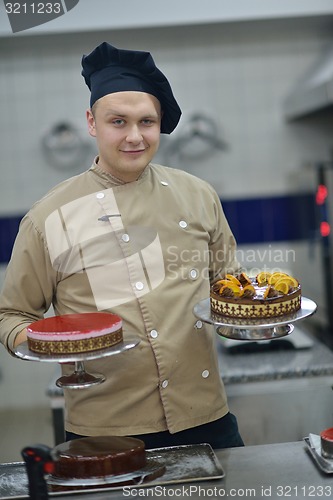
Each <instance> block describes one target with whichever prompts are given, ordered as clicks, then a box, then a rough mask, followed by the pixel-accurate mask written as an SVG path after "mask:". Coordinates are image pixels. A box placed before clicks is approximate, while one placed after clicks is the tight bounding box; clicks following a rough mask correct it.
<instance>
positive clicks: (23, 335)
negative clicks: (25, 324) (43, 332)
mask: <svg viewBox="0 0 333 500" xmlns="http://www.w3.org/2000/svg"><path fill="white" fill-rule="evenodd" d="M26 340H27V329H26V328H25V329H24V330H22V331H21V332H20V333H19V334H18V335H17V336H16V338H15V340H14V347H17V346H18V345H19V344H22V343H23V342H25V341H26Z"/></svg>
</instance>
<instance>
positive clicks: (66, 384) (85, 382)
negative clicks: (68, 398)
mask: <svg viewBox="0 0 333 500" xmlns="http://www.w3.org/2000/svg"><path fill="white" fill-rule="evenodd" d="M139 342H140V339H139V338H138V337H130V338H127V339H126V340H123V341H122V342H120V343H119V344H116V345H114V346H111V347H108V348H105V349H99V350H97V351H91V352H86V353H82V354H38V353H36V352H33V351H30V349H29V347H28V342H23V343H22V344H19V345H18V346H17V347H16V348H15V355H16V356H17V357H18V358H20V359H24V360H26V361H45V362H48V363H54V362H57V363H60V364H65V363H66V364H67V363H74V371H73V373H71V374H70V375H65V376H63V377H60V378H58V380H57V381H56V385H57V386H58V387H63V388H66V389H84V388H85V387H91V386H92V385H98V384H101V383H102V382H104V381H105V376H104V375H103V374H101V373H94V374H92V373H88V372H87V371H86V369H85V366H84V362H85V361H90V360H93V359H100V358H105V357H107V356H113V355H115V354H121V353H122V352H125V351H128V350H129V349H132V348H133V347H136V346H137V345H138V344H139Z"/></svg>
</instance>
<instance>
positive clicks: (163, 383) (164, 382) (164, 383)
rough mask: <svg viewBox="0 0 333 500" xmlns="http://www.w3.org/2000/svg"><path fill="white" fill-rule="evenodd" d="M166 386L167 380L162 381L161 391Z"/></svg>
mask: <svg viewBox="0 0 333 500" xmlns="http://www.w3.org/2000/svg"><path fill="white" fill-rule="evenodd" d="M168 385H169V382H168V381H167V380H163V382H162V387H163V389H165V388H166V387H168Z"/></svg>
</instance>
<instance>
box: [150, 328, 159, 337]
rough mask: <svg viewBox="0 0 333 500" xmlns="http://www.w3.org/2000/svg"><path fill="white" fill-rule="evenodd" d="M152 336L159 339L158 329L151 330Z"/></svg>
mask: <svg viewBox="0 0 333 500" xmlns="http://www.w3.org/2000/svg"><path fill="white" fill-rule="evenodd" d="M150 336H151V338H153V339H157V337H158V332H157V331H156V330H152V331H151V332H150Z"/></svg>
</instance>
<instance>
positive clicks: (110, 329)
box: [27, 312, 123, 354]
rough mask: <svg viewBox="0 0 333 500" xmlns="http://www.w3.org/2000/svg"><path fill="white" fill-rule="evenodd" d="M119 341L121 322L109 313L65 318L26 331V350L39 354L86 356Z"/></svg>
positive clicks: (73, 315)
mask: <svg viewBox="0 0 333 500" xmlns="http://www.w3.org/2000/svg"><path fill="white" fill-rule="evenodd" d="M122 340H123V331H122V319H121V318H120V317H119V316H117V315H115V314H111V313H101V312H97V313H82V314H65V315H63V316H54V317H52V318H46V319H42V320H40V321H36V322H35V323H32V324H31V325H30V326H29V327H28V328H27V341H28V347H29V349H30V350H31V351H33V352H37V353H39V354H78V353H85V352H90V351H96V350H98V349H104V348H107V347H111V346H113V345H116V344H118V343H119V342H121V341H122Z"/></svg>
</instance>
